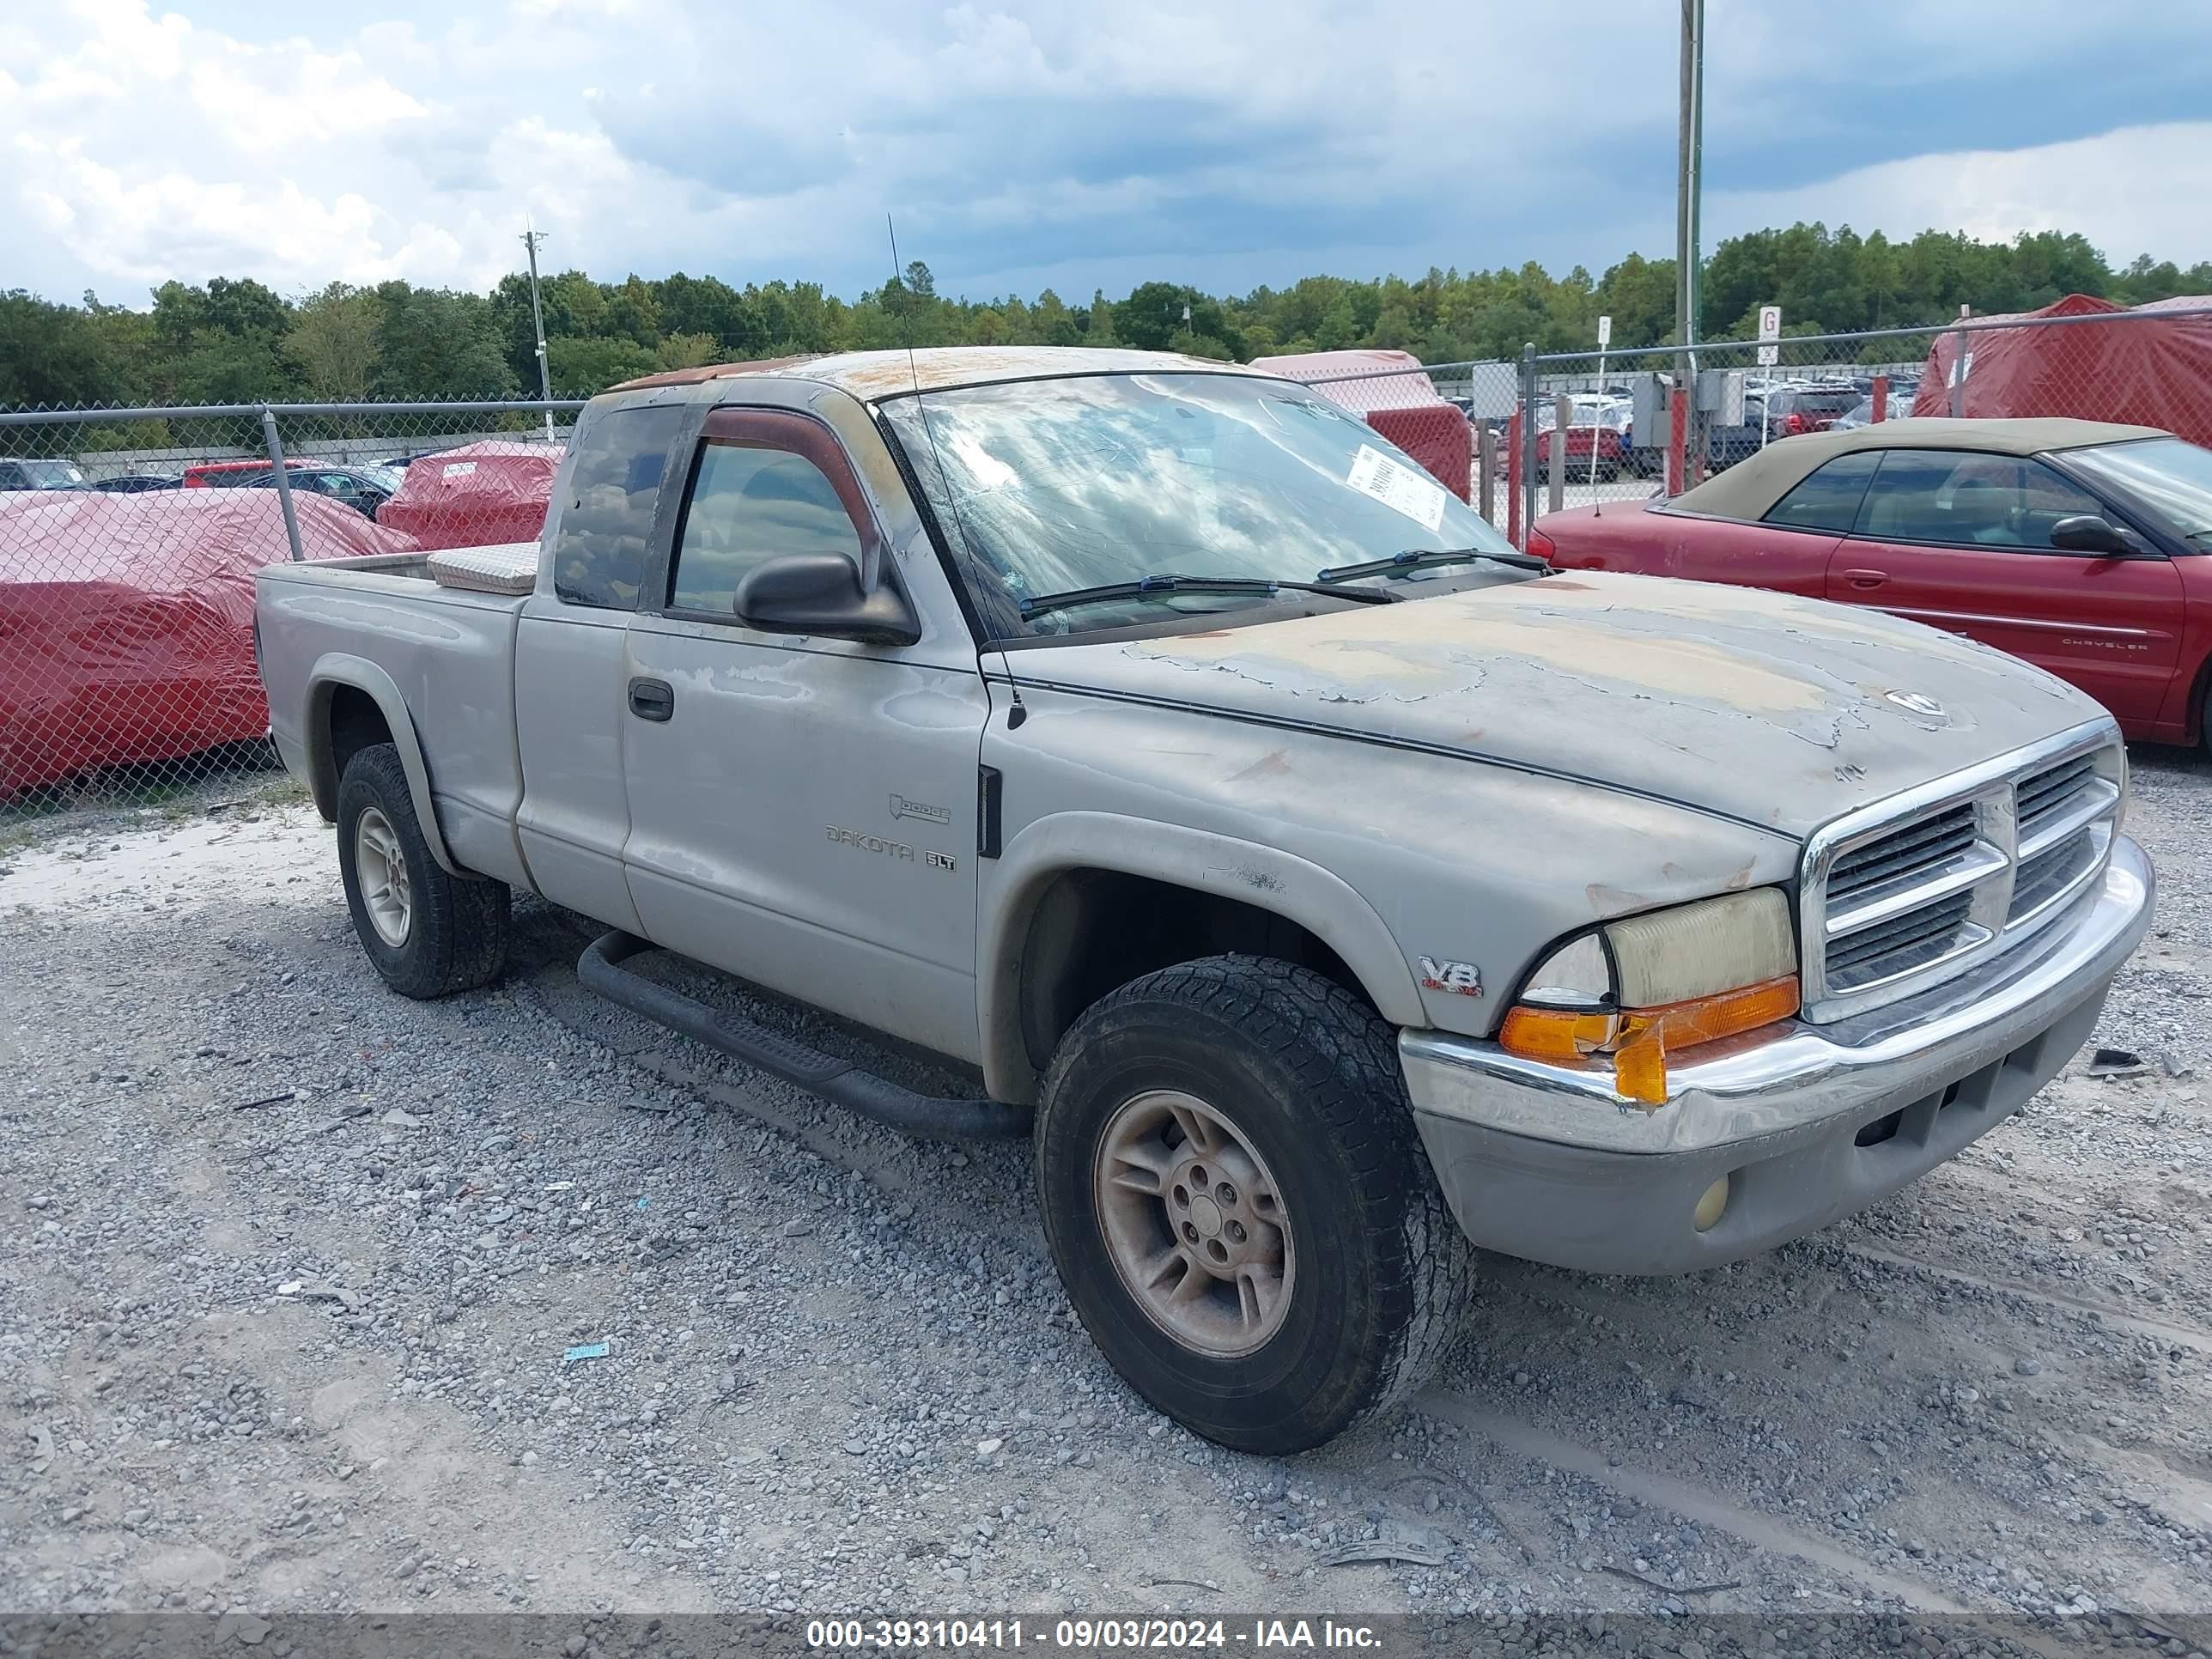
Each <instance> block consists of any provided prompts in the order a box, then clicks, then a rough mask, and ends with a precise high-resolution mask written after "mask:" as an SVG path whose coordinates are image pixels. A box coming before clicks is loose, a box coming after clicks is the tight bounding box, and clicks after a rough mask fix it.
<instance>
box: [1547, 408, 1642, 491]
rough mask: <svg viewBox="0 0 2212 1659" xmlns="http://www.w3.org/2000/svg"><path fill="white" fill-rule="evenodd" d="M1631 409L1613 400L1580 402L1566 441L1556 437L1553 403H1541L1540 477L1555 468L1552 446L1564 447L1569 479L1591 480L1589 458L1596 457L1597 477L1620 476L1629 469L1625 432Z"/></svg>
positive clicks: (1556, 416) (1575, 410)
mask: <svg viewBox="0 0 2212 1659" xmlns="http://www.w3.org/2000/svg"><path fill="white" fill-rule="evenodd" d="M1632 413H1633V408H1632V405H1631V404H1628V403H1626V402H1625V401H1624V400H1622V399H1620V398H1613V397H1604V396H1600V397H1588V398H1575V399H1574V402H1573V415H1574V418H1573V421H1572V422H1571V424H1570V425H1569V426H1568V428H1567V429H1566V433H1565V437H1564V438H1559V437H1557V436H1556V435H1555V433H1554V427H1555V425H1556V423H1557V422H1558V420H1559V410H1558V408H1557V407H1556V405H1555V403H1554V400H1553V399H1551V398H1542V399H1540V400H1539V401H1538V403H1537V404H1536V467H1537V471H1538V472H1539V473H1540V474H1542V475H1543V476H1546V477H1548V476H1549V474H1548V472H1547V471H1546V469H1547V468H1548V467H1549V466H1550V465H1551V464H1552V446H1553V443H1554V442H1558V443H1559V444H1561V445H1562V448H1561V451H1560V453H1562V454H1563V455H1564V456H1565V459H1566V469H1567V477H1569V478H1571V479H1573V478H1588V477H1589V476H1590V455H1591V452H1592V451H1593V449H1595V452H1596V456H1597V476H1598V477H1599V478H1600V479H1601V480H1609V479H1613V478H1617V477H1620V473H1621V469H1622V467H1623V466H1624V465H1626V457H1627V450H1628V446H1627V442H1626V429H1627V427H1628V424H1629V416H1631V414H1632Z"/></svg>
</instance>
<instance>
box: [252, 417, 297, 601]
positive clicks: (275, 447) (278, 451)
mask: <svg viewBox="0 0 2212 1659" xmlns="http://www.w3.org/2000/svg"><path fill="white" fill-rule="evenodd" d="M261 441H262V442H263V443H264V444H265V445H267V446H268V449H269V465H271V466H273V467H275V468H276V505H277V506H279V507H282V508H283V509H284V539H285V540H286V541H288V542H289V543H290V544H292V562H293V563H295V564H297V563H299V562H301V560H303V559H305V558H306V557H307V555H306V554H305V553H304V552H302V551H301V548H300V519H299V515H298V514H297V513H294V512H293V511H292V477H291V471H292V469H291V468H289V467H288V466H286V465H284V441H283V439H282V438H280V437H278V436H277V435H276V410H272V409H270V407H269V405H268V404H262V405H261Z"/></svg>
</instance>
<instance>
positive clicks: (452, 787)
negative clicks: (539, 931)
mask: <svg viewBox="0 0 2212 1659" xmlns="http://www.w3.org/2000/svg"><path fill="white" fill-rule="evenodd" d="M520 548H526V549H527V551H528V554H529V556H530V557H531V559H532V561H533V562H534V561H535V558H536V556H537V545H536V544H534V543H528V544H519V549H520ZM519 549H517V550H519ZM466 551H468V552H471V553H475V554H494V555H496V554H501V553H507V552H510V551H516V550H509V549H504V548H501V549H470V550H466ZM438 558H439V556H438V555H435V554H433V555H424V554H420V553H410V554H392V555H385V556H375V557H370V558H362V559H328V560H319V561H316V562H309V563H301V564H280V565H272V566H270V567H269V568H266V569H264V570H263V571H261V572H260V573H258V574H257V575H256V577H255V579H254V586H255V596H256V604H257V606H258V616H259V619H260V620H259V632H260V639H261V678H262V682H263V684H264V685H265V686H266V687H267V689H268V693H269V725H270V732H271V733H272V734H273V735H274V737H275V738H276V744H277V747H278V749H279V750H280V751H281V752H282V753H283V755H284V757H285V761H286V763H287V764H288V765H289V766H292V767H293V769H294V770H295V773H298V772H301V771H302V770H303V768H302V767H301V765H300V764H299V759H300V757H301V756H302V755H304V753H305V752H306V747H307V730H308V720H309V715H310V712H311V707H312V703H313V696H312V694H311V687H312V686H313V683H314V681H315V679H316V678H317V667H318V665H319V664H321V663H324V662H325V660H326V659H330V658H333V657H348V658H351V659H356V661H359V660H360V659H368V661H369V662H371V663H374V665H376V667H378V668H380V669H381V670H382V671H384V672H385V673H386V674H387V675H389V676H390V678H391V680H392V684H393V686H394V687H395V688H396V689H397V690H398V693H399V696H400V698H401V700H402V702H403V706H404V708H405V709H406V710H407V711H409V712H410V713H411V714H412V716H413V719H414V722H415V730H416V738H417V739H418V740H419V742H420V744H421V745H422V752H423V754H424V755H425V756H426V757H435V768H434V769H433V770H432V771H431V773H430V790H431V800H432V805H433V807H434V809H435V811H436V813H437V817H438V823H439V826H440V828H441V829H442V830H443V831H444V834H445V837H446V842H447V847H448V848H450V849H451V851H452V853H453V857H454V859H455V860H457V861H458V862H459V863H460V864H461V865H463V866H465V867H466V868H468V869H470V870H472V871H475V872H479V873H481V874H483V875H487V876H492V877H495V878H498V879H500V880H501V881H506V882H509V883H513V884H517V885H519V886H521V887H523V888H525V889H526V890H527V889H528V888H529V886H530V884H529V881H528V879H527V876H526V871H525V868H524V866H523V861H522V859H521V855H520V852H519V850H518V848H517V847H516V844H515V840H514V829H513V822H514V814H515V811H516V809H517V807H518V806H519V805H520V803H521V799H522V765H521V758H520V755H519V754H518V752H517V750H516V746H515V735H514V734H515V721H514V636H515V628H516V623H517V622H518V620H519V618H520V613H521V610H522V606H523V605H524V603H525V602H526V599H527V597H528V595H527V594H526V593H511V592H483V591H480V590H478V589H476V588H470V587H461V586H453V585H451V584H450V581H447V582H441V581H440V580H436V579H435V578H434V576H433V574H432V561H433V560H434V559H438ZM441 562H442V561H441Z"/></svg>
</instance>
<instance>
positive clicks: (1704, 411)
mask: <svg viewBox="0 0 2212 1659" xmlns="http://www.w3.org/2000/svg"><path fill="white" fill-rule="evenodd" d="M2088 307H2095V308H2094V309H2090V308H2088ZM1324 357H1325V358H1327V359H1329V360H1343V361H1345V362H1346V363H1347V364H1352V366H1348V367H1346V368H1342V369H1339V370H1334V371H1332V372H1323V371H1322V370H1321V369H1320V368H1317V367H1311V366H1315V365H1318V364H1320V363H1321V362H1322V359H1323V358H1324ZM1360 359H1368V360H1377V361H1376V362H1374V366H1371V367H1369V366H1364V365H1360V364H1357V363H1356V362H1355V360H1360ZM1385 359H1389V360H1394V361H1389V362H1383V361H1380V360H1385ZM1285 362H1299V363H1302V364H1304V365H1309V366H1310V367H1308V368H1306V369H1305V371H1304V372H1301V373H1298V375H1297V378H1299V379H1301V380H1304V381H1305V382H1306V383H1307V384H1308V385H1310V386H1313V387H1314V388H1315V389H1316V391H1318V392H1321V393H1322V395H1323V396H1325V397H1327V398H1329V399H1331V401H1333V402H1334V403H1336V404H1339V405H1340V406H1341V407H1343V408H1345V409H1347V410H1352V412H1354V413H1357V414H1358V415H1360V416H1363V417H1364V419H1366V420H1367V422H1369V424H1370V425H1372V426H1373V427H1374V428H1376V430H1377V431H1378V432H1380V433H1382V434H1383V435H1384V436H1386V437H1389V438H1390V439H1392V440H1393V441H1395V442H1396V443H1398V445H1399V446H1400V447H1401V448H1404V449H1406V450H1407V451H1408V452H1409V453H1412V454H1413V457H1414V458H1415V459H1418V460H1419V461H1421V462H1422V463H1423V464H1424V465H1426V466H1427V467H1428V468H1429V470H1430V471H1431V472H1433V473H1434V474H1436V476H1437V477H1438V478H1439V479H1441V480H1442V481H1443V483H1445V484H1446V485H1447V486H1448V487H1449V488H1451V489H1454V491H1455V493H1458V494H1460V495H1462V496H1463V497H1464V498H1465V499H1467V500H1468V501H1471V502H1473V503H1474V506H1475V507H1476V509H1477V510H1478V511H1480V513H1482V515H1483V516H1484V517H1485V518H1486V519H1488V520H1490V521H1491V522H1492V524H1494V525H1496V526H1498V527H1499V528H1500V529H1501V530H1503V531H1504V532H1505V533H1506V534H1507V535H1508V536H1509V537H1510V538H1511V539H1512V540H1513V541H1514V542H1516V544H1522V543H1523V542H1525V539H1526V526H1528V525H1529V524H1532V523H1534V521H1535V520H1538V519H1540V518H1541V517H1542V516H1543V515H1544V514H1546V513H1558V512H1563V511H1566V510H1569V509H1572V508H1577V507H1590V506H1593V505H1599V504H1603V503H1607V502H1613V501H1644V500H1647V499H1650V498H1651V497H1653V496H1655V495H1679V494H1680V492H1681V491H1683V490H1685V489H1690V488H1692V486H1694V485H1696V484H1698V483H1702V482H1703V481H1704V480H1705V479H1706V478H1708V477H1712V476H1713V475H1714V474H1716V473H1718V472H1722V471H1726V470H1727V469H1728V468H1729V467H1731V466H1735V465H1741V463H1742V462H1744V461H1745V460H1747V459H1749V458H1750V457H1752V456H1753V455H1755V454H1757V453H1759V451H1760V450H1762V449H1764V448H1765V447H1767V446H1768V445H1770V444H1772V443H1775V442H1778V441H1781V440H1783V439H1785V438H1790V437H1795V436H1797V435H1801V434H1804V433H1808V432H1825V431H1827V430H1829V429H1830V428H1833V427H1838V426H1841V427H1844V428H1850V427H1856V426H1861V425H1869V424H1872V423H1875V422H1885V421H1897V420H1909V419H1913V418H1924V417H1926V416H1960V417H1965V418H1969V419H1978V418H1987V417H1993V416H2073V417H2075V418H2077V419H2082V420H2094V421H2111V422H2123V423H2129V424H2136V425H2142V426H2154V427H2159V428H2164V429H2166V430H2168V431H2172V432H2178V433H2179V435H2181V436H2183V437H2185V438H2187V439H2189V440H2191V441H2192V442H2197V443H2202V444H2206V445H2212V301H2207V300H2203V299H2196V300H2175V301H2160V302H2159V303H2157V304H2154V305H2147V306H2139V307H2135V308H2134V309H2132V310H2124V311H2123V310H2113V309H2107V308H2105V307H2103V306H2102V305H2101V303H2100V302H2097V301H2069V302H2063V303H2062V304H2061V305H2059V306H2056V307H2051V311H2050V313H2038V314H2035V315H2032V316H2019V317H1986V318H1961V319H1958V320H1956V321H1954V322H1948V323H1944V324H1941V325H1930V326H1928V327H1924V328H1898V329H1883V330H1878V331H1870V332H1865V333H1857V334H1800V335H1795V336H1784V337H1782V338H1780V339H1777V340H1773V341H1770V342H1761V341H1758V340H1720V341H1711V342H1707V343H1702V344H1700V345H1699V346H1697V347H1696V348H1695V349H1692V350H1691V351H1689V352H1684V351H1683V350H1681V349H1680V348H1678V347H1675V346H1671V345H1668V346H1654V347H1648V348H1641V349H1633V350H1623V351H1589V352H1553V353H1538V352H1536V351H1534V349H1530V350H1528V351H1527V352H1525V353H1524V354H1523V355H1522V357H1521V359H1520V360H1519V361H1518V362H1452V363H1428V364H1423V363H1420V362H1417V361H1416V360H1415V359H1413V358H1412V357H1409V356H1405V355H1404V354H1402V353H1388V352H1372V351H1367V352H1360V351H1349V352H1340V353H1331V354H1322V355H1321V356H1316V357H1312V358H1307V359H1298V360H1285ZM1441 404H1449V405H1451V406H1452V407H1454V408H1455V410H1456V412H1457V413H1458V415H1459V416H1461V418H1462V422H1463V424H1464V425H1465V427H1466V428H1467V431H1466V435H1465V445H1464V447H1465V450H1466V459H1465V461H1464V462H1463V463H1462V461H1461V459H1459V457H1458V455H1457V453H1455V448H1454V446H1453V445H1452V444H1450V443H1449V442H1445V441H1443V440H1442V439H1441V438H1440V437H1439V436H1438V435H1437V428H1436V422H1437V420H1438V418H1439V415H1438V408H1439V405H1441ZM1462 465H1464V467H1465V471H1464V472H1463V473H1462V471H1461V468H1462ZM1462 477H1465V479H1466V480H1467V483H1466V487H1465V488H1464V489H1462V488H1461V485H1460V479H1461V478H1462Z"/></svg>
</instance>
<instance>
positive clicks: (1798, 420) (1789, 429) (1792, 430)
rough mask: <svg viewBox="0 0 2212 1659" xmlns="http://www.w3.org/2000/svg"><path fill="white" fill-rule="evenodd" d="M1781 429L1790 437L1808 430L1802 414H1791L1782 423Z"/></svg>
mask: <svg viewBox="0 0 2212 1659" xmlns="http://www.w3.org/2000/svg"><path fill="white" fill-rule="evenodd" d="M1782 429H1783V430H1784V432H1786V433H1788V434H1789V435H1790V436H1791V437H1793V438H1794V437H1796V435H1798V434H1799V433H1801V432H1803V431H1806V430H1808V428H1807V426H1806V423H1805V417H1804V416H1802V415H1792V416H1790V418H1789V419H1788V420H1786V421H1784V422H1783V423H1782Z"/></svg>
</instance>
